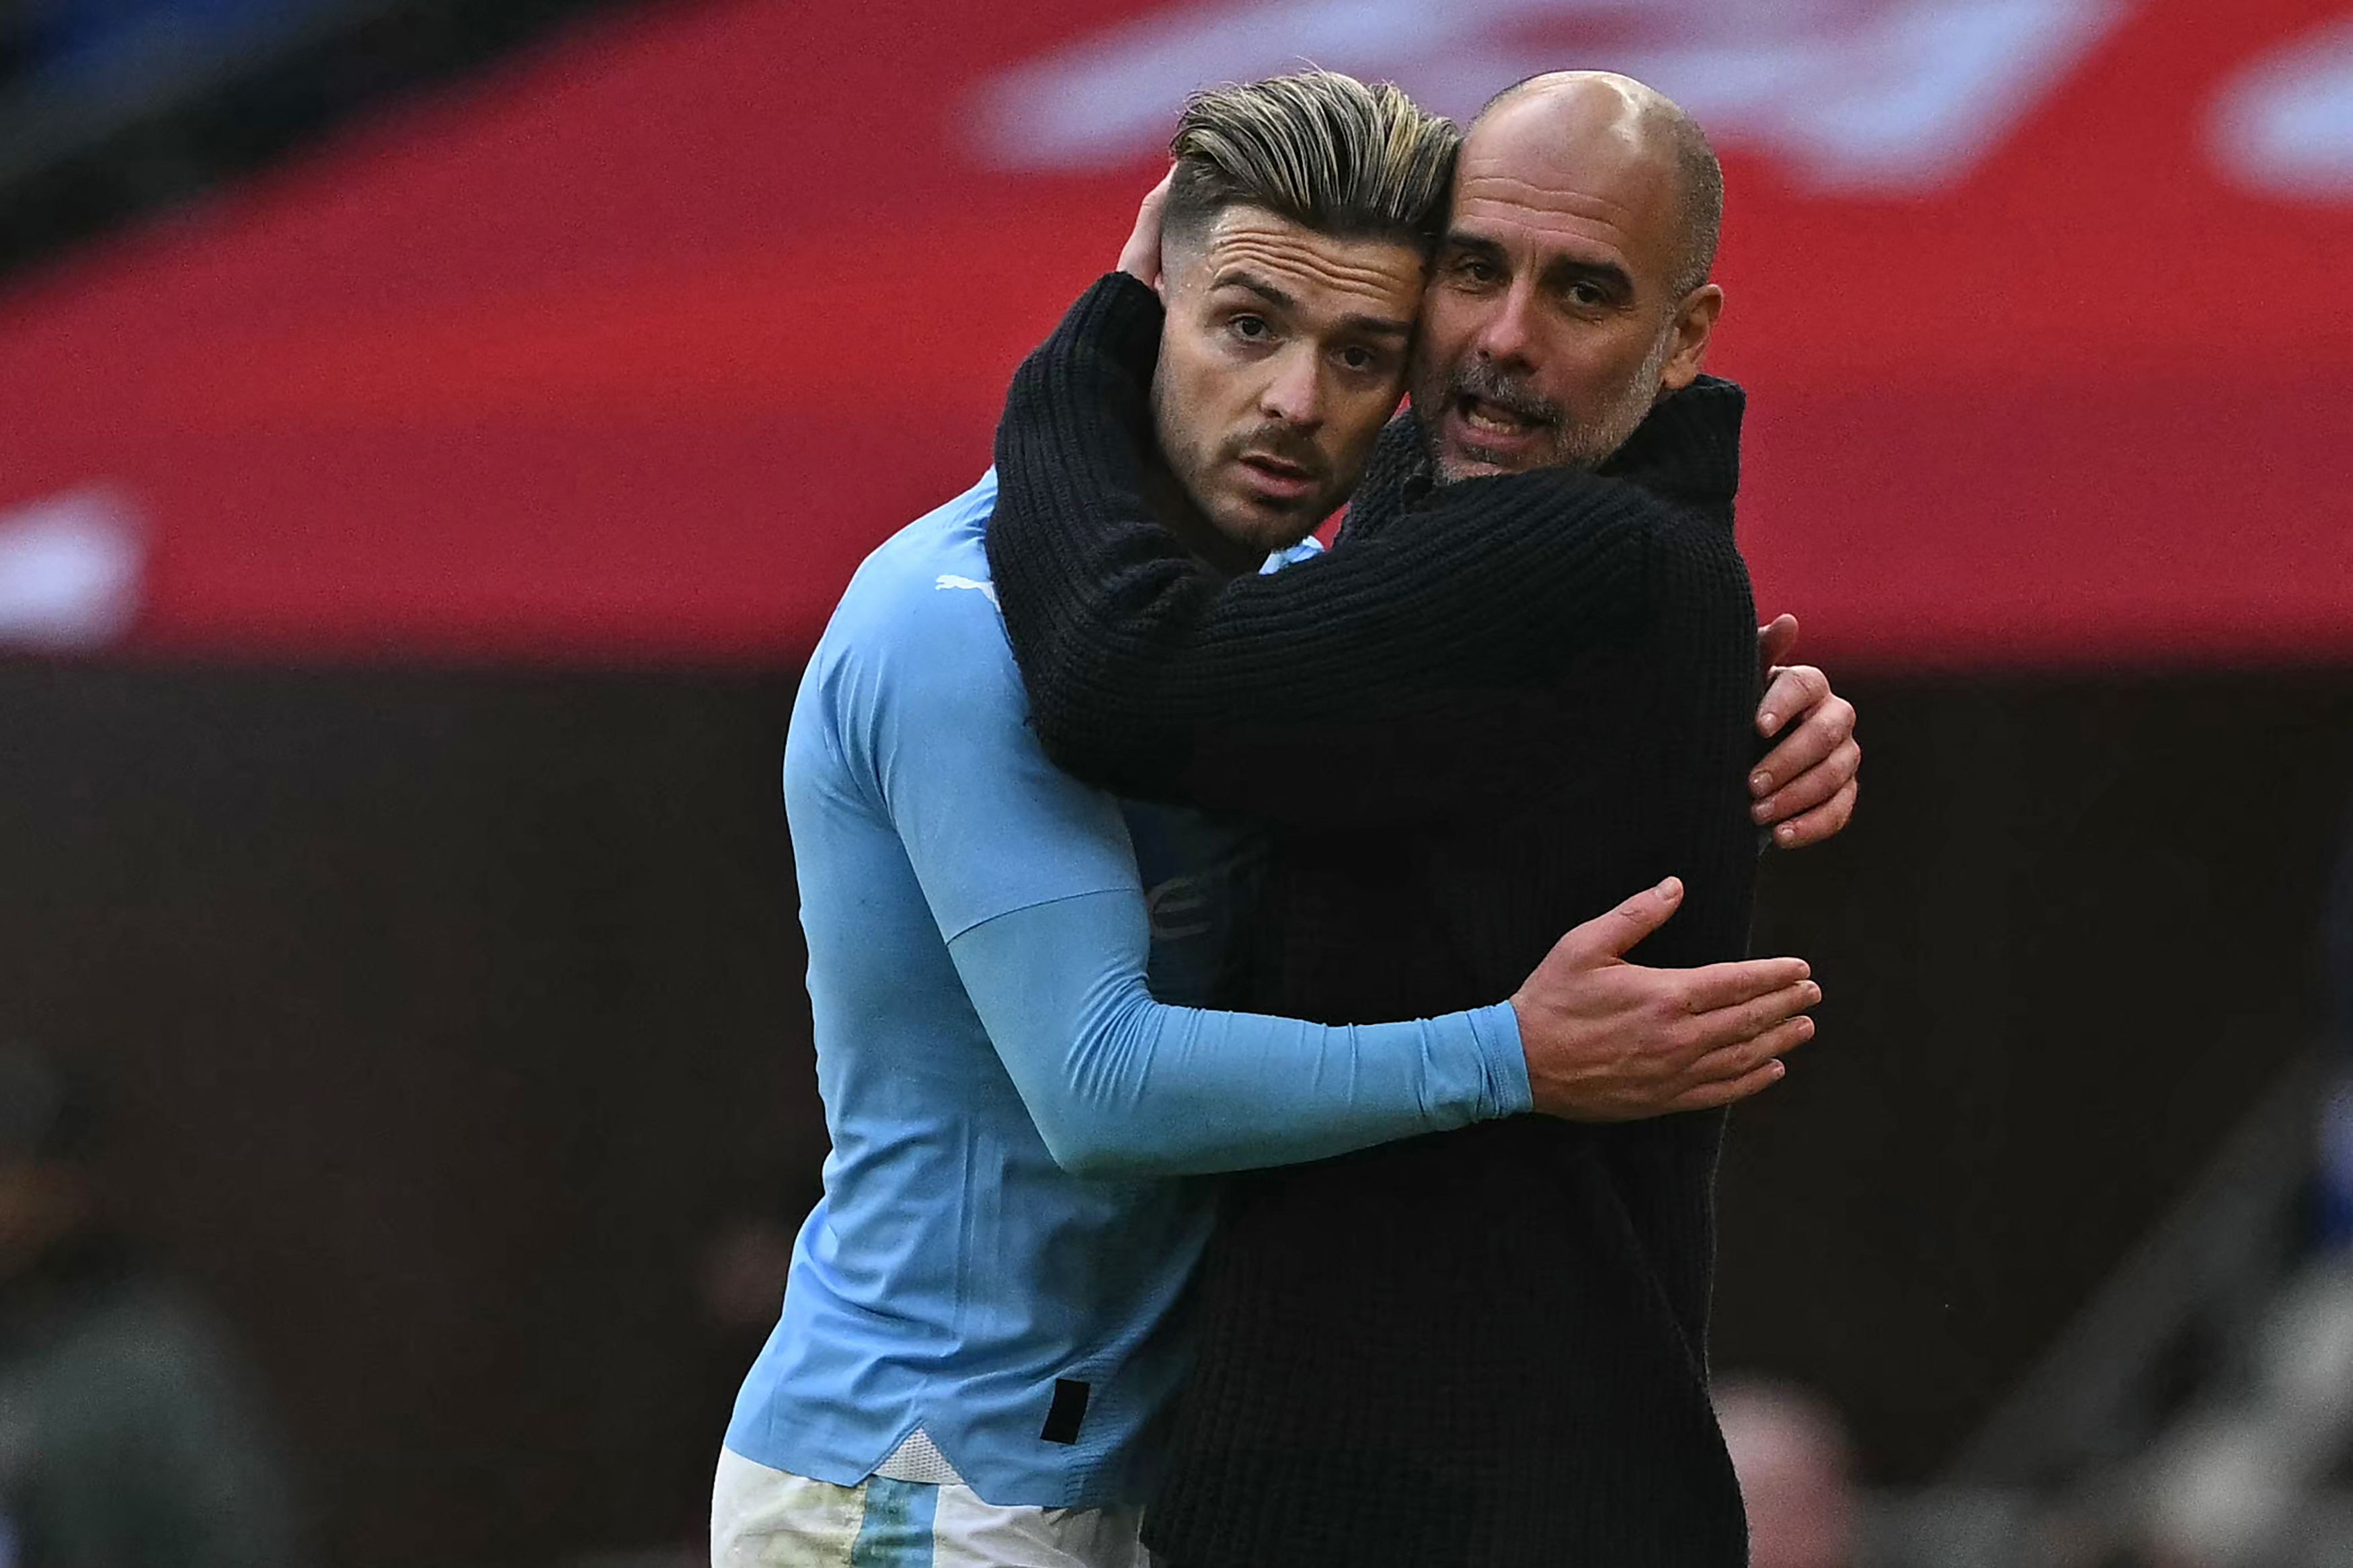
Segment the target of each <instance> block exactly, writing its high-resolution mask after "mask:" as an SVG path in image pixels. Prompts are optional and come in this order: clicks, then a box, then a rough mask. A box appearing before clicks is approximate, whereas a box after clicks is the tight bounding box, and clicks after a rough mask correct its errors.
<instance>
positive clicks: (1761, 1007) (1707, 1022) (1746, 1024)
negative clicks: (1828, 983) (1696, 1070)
mask: <svg viewBox="0 0 2353 1568" xmlns="http://www.w3.org/2000/svg"><path fill="white" fill-rule="evenodd" d="M1821 999H1822V988H1821V987H1820V986H1819V985H1817V984H1814V983H1813V982H1812V981H1810V980H1800V981H1799V982H1798V984H1795V985H1785V986H1783V987H1782V988H1781V989H1780V990H1778V991H1776V992H1774V993H1772V994H1770V995H1767V996H1759V997H1757V998H1756V999H1755V1000H1753V1001H1748V1002H1743V1003H1742V1004H1740V1005H1738V1006H1736V1007H1725V1008H1721V1009H1719V1010H1717V1011H1715V1012H1714V1013H1710V1014H1708V1015H1706V1016H1704V1017H1703V1018H1702V1019H1701V1020H1700V1027H1699V1029H1698V1030H1697V1031H1696V1034H1695V1037H1694V1049H1693V1050H1692V1052H1691V1058H1692V1059H1693V1060H1694V1062H1700V1061H1704V1060H1706V1059H1707V1058H1710V1057H1714V1056H1717V1055H1720V1054H1721V1053H1723V1052H1725V1051H1726V1050H1734V1051H1738V1050H1744V1049H1750V1048H1751V1047H1754V1045H1755V1043H1756V1042H1757V1040H1759V1039H1760V1038H1761V1037H1765V1036H1766V1035H1767V1034H1769V1033H1771V1032H1772V1031H1774V1030H1776V1029H1780V1028H1782V1027H1784V1026H1788V1025H1789V1024H1791V1023H1800V1024H1804V1025H1805V1026H1806V1032H1807V1033H1808V1034H1810V1033H1812V1030H1813V1023H1812V1020H1810V1019H1807V1018H1802V1017H1799V1015H1800V1014H1802V1013H1803V1012H1805V1010H1806V1009H1807V1008H1809V1007H1811V1006H1813V1005H1815V1004H1817V1003H1819V1002H1820V1001H1821ZM1779 1054H1780V1053H1779V1052H1778V1051H1774V1050H1754V1051H1753V1052H1752V1056H1751V1058H1750V1060H1749V1062H1748V1064H1747V1065H1748V1066H1750V1067H1753V1066H1755V1065H1756V1064H1757V1062H1760V1061H1763V1060H1764V1059H1765V1058H1767V1057H1769V1056H1778V1055H1779ZM1706 1076H1707V1077H1709V1078H1721V1077H1723V1076H1724V1074H1723V1072H1722V1071H1720V1070H1719V1071H1715V1072H1711V1073H1708V1074H1707V1075H1706Z"/></svg>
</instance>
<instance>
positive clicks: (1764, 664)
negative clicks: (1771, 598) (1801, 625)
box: [1757, 616, 1798, 669]
mask: <svg viewBox="0 0 2353 1568" xmlns="http://www.w3.org/2000/svg"><path fill="white" fill-rule="evenodd" d="M1797 647H1798V617H1797V616H1774V617H1773V621H1772V624H1771V625H1769V626H1758V627H1757V664H1758V665H1759V666H1760V667H1761V668H1766V669H1770V668H1773V667H1774V666H1775V665H1777V664H1780V663H1782V662H1784V661H1786V660H1787V659H1788V657H1789V655H1790V654H1791V653H1793V652H1795V651H1796V650H1797Z"/></svg>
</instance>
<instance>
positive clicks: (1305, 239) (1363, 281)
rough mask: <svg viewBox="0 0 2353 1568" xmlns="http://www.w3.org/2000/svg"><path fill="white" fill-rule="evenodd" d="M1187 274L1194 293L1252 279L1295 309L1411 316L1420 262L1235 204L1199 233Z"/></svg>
mask: <svg viewBox="0 0 2353 1568" xmlns="http://www.w3.org/2000/svg"><path fill="white" fill-rule="evenodd" d="M1191 271H1192V276H1191V278H1190V279H1188V282H1190V283H1192V284H1193V285H1195V286H1197V287H1200V288H1217V287H1219V286H1220V285H1221V284H1222V285H1227V286H1233V285H1235V284H1236V282H1237V280H1238V279H1256V280H1258V281H1260V282H1271V283H1273V284H1275V286H1276V287H1277V288H1278V289H1282V291H1283V292H1284V293H1285V294H1286V295H1288V296H1290V297H1291V298H1292V299H1293V300H1296V301H1298V302H1300V303H1302V304H1306V303H1308V302H1310V301H1314V302H1318V303H1323V304H1326V305H1330V306H1332V307H1334V308H1343V307H1345V310H1351V311H1366V310H1379V311H1383V312H1385V313H1389V314H1395V315H1399V316H1406V317H1410V316H1411V315H1412V314H1413V306H1414V302H1415V301H1416V300H1419V298H1420V294H1421V286H1422V275H1423V263H1422V258H1421V253H1420V252H1419V250H1418V249H1416V248H1415V247H1411V246H1409V245H1405V244H1401V243H1399V242H1398V241H1395V240H1387V239H1366V238H1356V239H1340V238H1335V237H1333V236H1331V235H1328V234H1318V233H1316V232H1315V231H1314V229H1311V228H1308V227H1306V226H1303V225H1301V224H1296V223H1293V222H1292V221H1291V220H1290V219H1288V218H1284V217H1281V216H1276V215H1275V214H1273V213H1271V212H1267V211H1266V210H1264V209H1263V208H1260V207H1253V206H1244V205H1235V206H1230V207H1228V208H1227V209H1226V210H1225V211H1224V212H1222V213H1220V214H1219V215H1218V218H1217V221H1216V222H1215V223H1214V224H1213V225H1211V226H1210V227H1209V228H1208V231H1207V233H1206V234H1204V236H1203V237H1202V240H1201V243H1200V254H1199V255H1198V258H1196V259H1195V261H1194V263H1193V267H1192V268H1191Z"/></svg>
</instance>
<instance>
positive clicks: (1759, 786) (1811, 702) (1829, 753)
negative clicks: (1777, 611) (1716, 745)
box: [1748, 616, 1862, 849]
mask: <svg viewBox="0 0 2353 1568" xmlns="http://www.w3.org/2000/svg"><path fill="white" fill-rule="evenodd" d="M1797 643H1798V617H1797V616H1779V617H1778V618H1776V619H1775V620H1774V622H1773V624H1772V625H1770V626H1759V627H1757V655H1758V658H1760V659H1761V661H1762V662H1763V663H1764V665H1765V677H1766V689H1765V700H1764V701H1763V702H1762V703H1760V704H1758V706H1757V733H1758V734H1760V735H1763V736H1764V737H1765V738H1766V739H1767V740H1768V741H1769V740H1772V739H1773V738H1774V737H1776V736H1780V737H1781V743H1780V744H1779V745H1778V746H1775V747H1774V748H1773V750H1772V752H1771V753H1770V754H1768V755H1767V757H1766V759H1765V760H1764V761H1763V762H1761V763H1757V769H1756V771H1755V772H1754V773H1750V774H1749V775H1748V793H1749V794H1750V795H1754V796H1756V797H1757V803H1756V805H1753V806H1752V807H1750V808H1749V814H1750V816H1752V817H1754V818H1755V820H1756V822H1757V826H1759V827H1770V828H1771V829H1772V830H1773V847H1775V848H1777V849H1802V848H1804V847H1807V846H1808V845H1810V844H1820V842H1822V840H1824V839H1826V838H1831V837H1835V836H1836V835H1837V834H1838V833H1839V832H1840V831H1841V830H1842V829H1843V828H1844V827H1845V826H1846V825H1847V823H1848V822H1849V821H1851V820H1852V818H1853V816H1854V801H1855V795H1856V792H1857V790H1858V788H1859V787H1860V786H1859V785H1858V784H1857V782H1856V775H1857V774H1858V773H1861V771H1862V744H1861V742H1857V741H1856V740H1855V738H1854V704H1853V703H1852V702H1849V701H1848V700H1846V699H1845V698H1843V697H1841V696H1839V695H1838V694H1837V693H1836V692H1834V691H1832V690H1831V682H1830V677H1828V676H1826V675H1824V674H1823V673H1822V672H1821V671H1820V670H1819V669H1817V668H1814V667H1813V666H1812V665H1810V664H1792V665H1785V664H1783V663H1782V662H1781V660H1783V659H1785V658H1788V656H1789V650H1790V649H1791V648H1793V647H1796V646H1797ZM1792 721H1795V722H1794V723H1793V722H1792ZM1784 731H1786V733H1784Z"/></svg>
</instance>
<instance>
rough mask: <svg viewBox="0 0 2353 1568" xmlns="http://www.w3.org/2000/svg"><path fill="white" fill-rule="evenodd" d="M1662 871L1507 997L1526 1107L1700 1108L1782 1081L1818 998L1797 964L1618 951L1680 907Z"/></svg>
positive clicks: (1554, 1111)
mask: <svg viewBox="0 0 2353 1568" xmlns="http://www.w3.org/2000/svg"><path fill="white" fill-rule="evenodd" d="M1682 902H1683V883H1682V882H1681V881H1679V880H1678V879H1675V878H1672V877H1670V878H1668V879H1666V880H1665V881H1664V882H1662V883H1660V884H1659V885H1658V886H1657V887H1655V888H1651V889H1647V890H1645V891H1643V892H1641V893H1637V894H1636V895H1634V897H1632V898H1630V899H1629V900H1626V901H1625V902H1624V903H1622V904H1620V905H1619V906H1618V907H1617V908H1616V909H1614V910H1610V911H1609V913H1608V914H1606V915H1602V916H1599V918H1597V919H1594V920H1590V921H1586V922H1585V923H1584V924H1583V925H1581V926H1578V927H1577V929H1576V930H1574V931H1570V932H1569V933H1568V934H1567V936H1564V937H1562V938H1561V939H1560V941H1559V942H1557V943H1556V945H1555V946H1554V948H1553V950H1552V952H1550V953H1548V954H1546V957H1545V961H1544V962H1543V963H1539V964H1537V965H1536V967H1535V973H1532V974H1530V975H1529V976H1528V978H1527V982H1526V984H1523V985H1522V986H1521V987H1520V989H1519V991H1518V993H1517V994H1515V995H1514V996H1513V998H1512V1010H1513V1012H1514V1013H1515V1014H1516V1015H1518V1017H1519V1022H1520V1047H1521V1049H1522V1050H1523V1051H1525V1053H1526V1056H1527V1060H1528V1088H1529V1089H1530V1090H1531V1092H1532V1093H1533V1094H1534V1096H1535V1109H1536V1110H1539V1111H1542V1112H1544V1113H1545V1114H1546V1115H1548V1116H1558V1117H1563V1118H1566V1119H1567V1120H1569V1121H1639V1120H1641V1119H1642V1118H1644V1117H1651V1116H1663V1115H1666V1114H1668V1113H1670V1112H1672V1111H1679V1110H1713V1109H1715V1108H1716V1107H1718V1106H1725V1105H1730V1104H1731V1103H1733V1102H1734V1101H1735V1100H1746V1099H1747V1098H1748V1097H1749V1096H1750V1095H1752V1094H1756V1093H1757V1092H1758V1091H1760V1090H1762V1089H1769V1088H1771V1087H1772V1086H1773V1085H1774V1084H1776V1083H1778V1082H1779V1081H1780V1079H1781V1075H1782V1073H1783V1072H1784V1070H1786V1069H1784V1068H1783V1067H1782V1065H1781V1061H1780V1058H1782V1057H1784V1056H1786V1055H1788V1053H1789V1052H1791V1051H1793V1050H1796V1049H1797V1048H1798V1047H1799V1046H1801V1045H1803V1044H1805V1043H1806V1041H1808V1040H1809V1039H1811V1038H1812V1037H1813V1033H1814V1021H1813V1020H1812V1019H1811V1018H1808V1017H1805V1016H1803V1014H1804V1013H1805V1010H1806V1009H1807V1008H1809V1007H1811V1006H1812V1005H1814V1004H1815V1003H1817V1002H1819V1001H1820V1000H1821V996H1822V990H1821V987H1820V986H1819V985H1817V984H1814V983H1813V981H1812V980H1811V979H1810V978H1808V976H1809V973H1810V971H1809V970H1808V968H1807V966H1806V963H1805V962H1804V961H1803V960H1802V959H1796V958H1759V959H1751V960H1748V961H1747V962H1746V963H1715V964H1710V965H1708V966H1707V967H1705V968H1704V969H1645V968H1643V967H1641V965H1639V964H1632V963H1627V962H1626V961H1625V954H1626V953H1627V952H1630V950H1631V949H1632V948H1633V947H1634V945H1635V944H1636V943H1637V942H1641V940H1642V939H1643V938H1644V937H1647V936H1649V935H1650V934H1651V932H1652V931H1656V930H1658V929H1659V928H1660V927H1661V926H1662V925H1664V924H1666V922H1667V920H1668V917H1669V916H1671V915H1672V914H1673V913H1674V912H1675V910H1676V908H1677V907H1678V906H1679V905H1681V903H1682Z"/></svg>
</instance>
